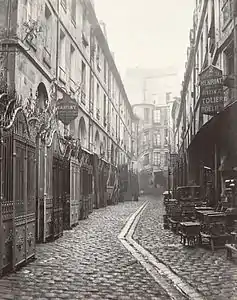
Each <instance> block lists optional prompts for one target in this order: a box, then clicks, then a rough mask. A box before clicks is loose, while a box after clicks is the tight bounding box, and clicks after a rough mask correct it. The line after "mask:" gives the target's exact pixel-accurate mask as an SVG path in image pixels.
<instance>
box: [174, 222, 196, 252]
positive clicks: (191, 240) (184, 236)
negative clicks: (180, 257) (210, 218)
mask: <svg viewBox="0 0 237 300" xmlns="http://www.w3.org/2000/svg"><path fill="white" fill-rule="evenodd" d="M200 230H201V223H199V222H180V227H179V234H180V237H181V243H182V244H183V245H184V246H185V245H186V242H187V244H188V246H191V245H192V246H195V245H196V244H198V241H199V234H200Z"/></svg>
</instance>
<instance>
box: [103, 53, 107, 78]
mask: <svg viewBox="0 0 237 300" xmlns="http://www.w3.org/2000/svg"><path fill="white" fill-rule="evenodd" d="M104 82H105V83H106V82H107V62H106V59H105V57H104Z"/></svg>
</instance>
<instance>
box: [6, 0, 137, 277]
mask: <svg viewBox="0 0 237 300" xmlns="http://www.w3.org/2000/svg"><path fill="white" fill-rule="evenodd" d="M0 4H1V12H0V75H1V76H0V77H1V80H0V99H1V126H0V138H1V144H0V156H1V160H0V161H1V162H0V177H1V178H0V179H1V182H3V185H1V186H0V195H1V204H0V205H1V210H0V212H1V215H0V230H1V234H0V236H1V241H0V254H2V255H0V257H3V259H1V261H0V270H1V271H2V270H6V269H9V268H14V267H16V266H18V265H19V264H21V263H22V262H25V261H27V260H28V259H29V258H31V257H33V256H34V255H35V242H36V241H39V242H46V241H47V240H52V239H55V238H57V237H59V236H60V235H62V233H63V230H64V229H68V228H71V227H72V226H75V225H76V224H77V223H78V220H79V219H82V218H86V217H87V216H88V213H90V212H91V211H92V210H93V208H99V207H102V206H105V205H107V204H108V203H113V201H114V200H113V199H114V197H113V196H114V195H115V194H116V192H117V190H115V187H116V188H117V184H116V178H117V177H118V171H117V167H118V166H120V165H127V166H128V169H129V168H130V165H131V161H132V159H133V160H134V156H133V154H134V153H133V151H132V144H133V143H134V138H133V137H132V128H133V121H134V118H133V112H132V107H131V105H130V103H129V101H128V98H127V95H126V92H125V90H124V87H123V83H122V80H121V78H120V75H119V72H118V70H117V68H116V65H115V62H114V59H113V56H112V54H111V52H110V50H109V46H108V42H107V40H106V37H105V35H104V32H103V30H102V28H101V26H100V24H99V23H98V20H97V18H96V14H95V10H94V6H93V2H92V1H89V0H67V1H65V0H64V1H63V0H45V1H38V0H34V1H33V0H21V1H14V0H8V1H1V3H0ZM12 247H13V251H11V250H10V249H11V248H12Z"/></svg>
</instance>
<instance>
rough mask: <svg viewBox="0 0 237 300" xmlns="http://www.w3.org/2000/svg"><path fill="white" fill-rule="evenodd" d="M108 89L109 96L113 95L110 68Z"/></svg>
mask: <svg viewBox="0 0 237 300" xmlns="http://www.w3.org/2000/svg"><path fill="white" fill-rule="evenodd" d="M108 91H109V96H111V72H110V70H108Z"/></svg>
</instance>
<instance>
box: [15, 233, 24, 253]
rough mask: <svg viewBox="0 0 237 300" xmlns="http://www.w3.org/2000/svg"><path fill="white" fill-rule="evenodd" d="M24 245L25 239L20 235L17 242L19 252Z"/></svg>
mask: <svg viewBox="0 0 237 300" xmlns="http://www.w3.org/2000/svg"><path fill="white" fill-rule="evenodd" d="M23 245H24V239H23V237H22V236H21V235H20V236H19V238H18V240H17V242H16V247H17V249H18V250H19V251H21V250H22V247H23Z"/></svg>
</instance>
